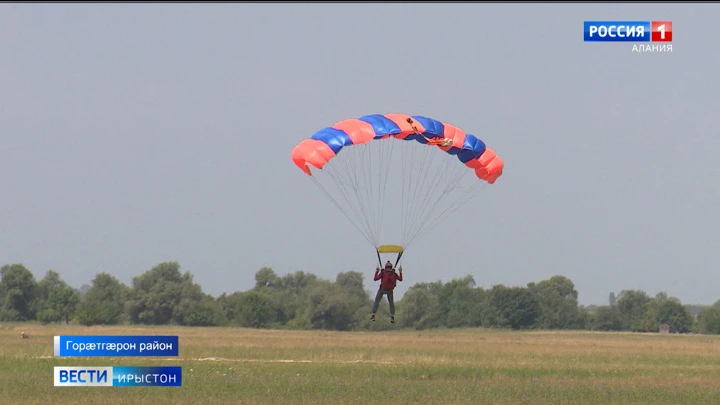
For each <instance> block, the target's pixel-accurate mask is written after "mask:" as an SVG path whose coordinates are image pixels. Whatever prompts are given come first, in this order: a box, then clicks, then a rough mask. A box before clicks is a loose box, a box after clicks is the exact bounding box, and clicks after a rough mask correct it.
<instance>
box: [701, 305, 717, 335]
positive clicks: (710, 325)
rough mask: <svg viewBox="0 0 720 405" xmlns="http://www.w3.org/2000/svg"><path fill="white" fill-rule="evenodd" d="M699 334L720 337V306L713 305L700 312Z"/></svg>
mask: <svg viewBox="0 0 720 405" xmlns="http://www.w3.org/2000/svg"><path fill="white" fill-rule="evenodd" d="M698 332H700V333H706V334H711V335H720V306H719V305H712V306H709V307H705V308H703V309H701V310H700V313H699V314H698Z"/></svg>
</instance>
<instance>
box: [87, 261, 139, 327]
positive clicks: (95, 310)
mask: <svg viewBox="0 0 720 405" xmlns="http://www.w3.org/2000/svg"><path fill="white" fill-rule="evenodd" d="M130 293H131V290H130V288H129V287H128V286H126V285H124V284H123V283H121V282H120V281H119V280H118V279H117V278H115V277H114V276H112V275H110V274H108V273H98V274H97V275H96V276H95V278H93V280H92V284H91V285H90V287H89V288H88V289H87V290H86V292H85V294H84V295H83V296H82V298H81V299H80V303H79V304H78V307H77V310H76V311H75V314H76V317H77V321H78V322H79V323H81V324H83V325H88V326H89V325H115V324H118V323H120V322H121V319H122V314H123V305H124V303H125V300H126V299H127V298H128V297H129V296H130Z"/></svg>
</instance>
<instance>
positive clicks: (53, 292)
mask: <svg viewBox="0 0 720 405" xmlns="http://www.w3.org/2000/svg"><path fill="white" fill-rule="evenodd" d="M0 276H1V277H2V278H1V279H0V321H6V322H22V321H38V322H40V323H42V324H49V323H57V322H61V323H77V324H81V325H88V326H90V325H118V324H145V325H184V326H238V327H251V328H278V329H279V328H285V329H325V330H339V331H350V330H383V329H390V328H398V327H399V328H410V329H418V330H421V329H432V328H467V327H484V328H510V329H516V330H520V329H526V330H527V329H566V330H594V331H632V332H658V330H659V328H660V327H661V325H667V326H669V328H670V330H671V331H675V332H678V333H705V334H720V301H718V302H716V303H715V304H713V305H707V306H704V305H684V304H682V303H681V302H680V300H678V299H677V298H675V297H670V296H668V295H667V294H665V293H662V292H661V293H658V294H657V295H655V296H650V295H648V294H647V293H646V292H644V291H642V290H623V291H620V292H619V293H618V294H617V296H616V295H615V294H614V293H610V294H609V300H608V304H607V305H600V306H582V305H579V304H578V292H577V290H576V289H575V286H574V284H573V282H572V281H571V280H570V279H568V278H567V277H564V276H559V275H556V276H553V277H550V278H549V279H546V280H542V281H539V282H531V283H529V284H528V285H527V286H525V287H521V286H505V285H495V286H492V287H491V288H487V289H486V288H483V287H479V286H477V285H476V284H475V280H474V279H473V277H472V276H471V275H468V276H465V277H464V278H458V279H453V280H451V281H448V282H445V283H443V282H441V281H436V282H429V283H416V284H414V285H412V286H411V287H410V288H409V289H408V291H407V292H406V293H405V295H404V296H403V298H402V299H401V300H397V302H396V319H397V322H398V323H397V324H395V325H391V324H390V323H389V322H383V321H382V320H383V318H385V319H387V318H388V317H389V313H388V306H387V301H385V302H384V305H381V306H380V310H379V311H378V314H377V316H378V321H376V322H372V323H371V322H370V320H369V315H370V308H371V307H372V298H373V297H374V294H370V291H368V290H366V289H365V286H364V281H363V280H364V278H365V277H364V275H363V274H362V273H360V272H356V271H347V272H341V273H339V274H338V275H337V277H336V279H335V280H334V281H331V280H326V279H321V278H319V277H317V276H316V275H314V274H312V273H307V272H304V271H296V272H294V273H289V274H286V275H283V276H280V275H278V274H276V273H275V271H274V270H273V269H271V268H268V267H263V268H261V269H260V270H258V271H257V272H256V273H255V285H254V286H253V287H252V288H250V289H249V290H247V291H238V292H234V293H232V294H222V295H220V296H218V297H213V296H211V295H209V294H206V293H205V292H203V291H202V288H201V287H200V285H199V284H197V283H195V282H194V281H193V276H192V274H191V273H190V272H184V273H183V272H181V269H180V265H179V263H178V262H164V263H160V264H158V265H156V266H154V267H153V268H151V269H149V270H147V271H146V272H144V273H142V274H140V275H138V276H136V277H134V278H133V279H132V283H131V285H130V286H128V285H125V284H123V283H122V282H120V281H119V280H118V279H117V278H116V277H114V276H113V275H111V274H108V273H98V274H97V275H96V276H95V278H93V280H92V282H91V284H90V285H85V286H83V287H82V288H80V289H75V288H72V287H71V286H69V285H68V284H67V283H66V282H65V281H63V280H62V278H61V277H60V274H59V273H58V272H56V271H54V270H49V271H47V273H46V274H45V276H44V277H43V278H42V279H40V280H36V279H35V276H34V275H33V273H32V272H31V271H30V270H28V269H27V268H26V267H25V266H24V265H22V264H9V265H4V266H3V267H2V268H1V269H0ZM383 300H385V298H383Z"/></svg>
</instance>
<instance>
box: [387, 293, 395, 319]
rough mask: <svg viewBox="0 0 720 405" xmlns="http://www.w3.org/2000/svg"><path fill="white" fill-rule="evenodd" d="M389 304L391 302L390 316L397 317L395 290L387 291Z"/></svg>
mask: <svg viewBox="0 0 720 405" xmlns="http://www.w3.org/2000/svg"><path fill="white" fill-rule="evenodd" d="M387 298H388V304H390V316H391V317H393V320H394V318H395V297H393V291H392V290H390V291H388V292H387Z"/></svg>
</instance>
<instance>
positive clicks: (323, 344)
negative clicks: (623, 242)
mask: <svg viewBox="0 0 720 405" xmlns="http://www.w3.org/2000/svg"><path fill="white" fill-rule="evenodd" d="M21 331H26V332H27V333H28V335H29V338H28V339H20V332H21ZM93 334H95V335H104V334H136V335H161V334H162V335H178V336H179V337H180V338H179V339H180V358H165V359H152V358H69V359H68V358H53V357H51V356H52V354H53V336H54V335H93ZM57 365H66V366H83V365H96V366H113V365H181V366H182V367H183V386H182V387H142V388H140V387H125V388H122V387H115V388H108V387H93V388H90V387H80V388H71V387H57V388H56V387H53V374H52V370H53V366H57ZM0 403H2V404H6V403H7V404H24V405H29V404H53V405H54V404H103V405H111V404H155V405H166V404H167V405H169V404H198V405H201V404H220V403H222V404H283V405H285V404H341V405H349V404H363V405H371V404H503V405H510V404H543V405H548V404H598V405H599V404H602V405H607V404H622V405H628V404H653V405H657V404H693V405H697V404H714V405H715V404H718V403H720V337H717V336H703V335H659V334H622V333H590V332H510V331H488V330H451V331H433V332H417V331H398V332H367V333H361V332H353V333H341V332H323V331H311V332H305V331H272V330H251V329H233V328H179V327H177V328H176V327H102V328H101V327H92V328H86V327H78V326H41V325H35V324H33V325H20V324H2V325H0Z"/></svg>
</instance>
